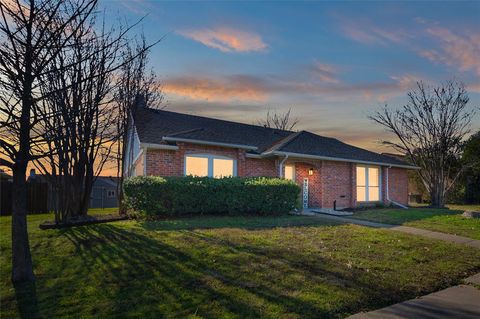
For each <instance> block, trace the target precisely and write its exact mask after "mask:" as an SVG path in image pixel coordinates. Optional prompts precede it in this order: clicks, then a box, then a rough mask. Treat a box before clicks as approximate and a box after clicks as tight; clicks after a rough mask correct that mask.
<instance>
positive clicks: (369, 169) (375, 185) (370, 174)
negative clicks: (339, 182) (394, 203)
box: [357, 165, 380, 202]
mask: <svg viewBox="0 0 480 319" xmlns="http://www.w3.org/2000/svg"><path fill="white" fill-rule="evenodd" d="M379 200H380V167H378V166H365V165H357V201H358V202H377V201H379Z"/></svg>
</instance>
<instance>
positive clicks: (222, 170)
mask: <svg viewBox="0 0 480 319" xmlns="http://www.w3.org/2000/svg"><path fill="white" fill-rule="evenodd" d="M236 166H237V165H236V161H235V160H234V159H231V158H228V157H224V156H219V155H210V154H200V155H187V156H185V175H186V176H188V175H191V176H200V177H201V176H208V177H215V178H222V177H229V176H236V175H237V172H236V170H237V167H236Z"/></svg>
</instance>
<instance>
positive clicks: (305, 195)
mask: <svg viewBox="0 0 480 319" xmlns="http://www.w3.org/2000/svg"><path fill="white" fill-rule="evenodd" d="M303 208H308V178H304V179H303Z"/></svg>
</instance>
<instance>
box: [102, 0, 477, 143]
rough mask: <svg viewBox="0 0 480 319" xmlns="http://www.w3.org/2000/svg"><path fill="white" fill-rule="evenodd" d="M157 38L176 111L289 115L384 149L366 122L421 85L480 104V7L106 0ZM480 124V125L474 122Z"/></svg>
mask: <svg viewBox="0 0 480 319" xmlns="http://www.w3.org/2000/svg"><path fill="white" fill-rule="evenodd" d="M102 6H104V7H105V8H106V10H107V13H108V14H107V16H108V17H109V19H112V20H113V19H117V18H126V19H127V20H128V21H130V22H134V21H136V20H138V19H139V18H141V17H143V16H145V15H146V17H145V19H144V21H142V23H141V26H139V27H138V28H137V31H141V30H143V32H144V33H145V35H146V37H147V39H148V40H150V41H155V40H157V39H159V38H161V37H164V39H163V40H162V41H161V42H160V43H159V44H158V45H157V46H156V47H155V48H154V49H153V50H152V53H151V64H152V66H153V67H154V69H155V72H156V73H157V74H158V75H159V78H160V80H161V81H162V83H163V87H164V93H165V96H166V100H167V109H168V110H172V111H179V112H187V113H192V114H198V115H205V116H212V117H217V118H225V119H229V120H235V121H241V122H246V123H253V122H254V121H255V120H258V119H260V118H262V117H264V116H265V114H266V112H267V110H276V111H278V112H284V111H286V110H288V109H289V108H291V109H292V113H293V115H294V116H295V117H297V118H298V119H299V121H300V122H299V125H298V127H297V128H298V129H305V130H310V131H314V132H316V133H319V134H323V135H326V136H331V137H337V138H339V139H341V140H343V141H345V142H348V143H351V144H355V145H358V146H362V147H366V148H368V149H371V150H375V151H386V149H384V148H382V147H381V146H380V145H379V143H378V141H379V140H380V139H382V138H385V137H386V136H387V135H385V133H383V129H382V128H381V127H379V126H377V125H375V124H373V123H372V122H371V121H370V120H368V119H367V115H368V114H371V113H372V112H373V111H375V109H377V108H379V107H380V106H382V105H384V104H385V103H387V104H388V105H389V106H391V107H394V106H401V105H403V104H404V103H405V102H406V98H405V96H406V92H407V91H408V90H409V89H411V88H412V87H414V85H415V82H416V81H418V80H423V81H425V82H427V83H431V84H435V83H438V82H441V81H445V80H448V79H452V78H455V79H457V80H460V81H462V82H464V83H465V84H466V86H467V88H468V91H469V92H470V97H471V104H472V106H480V22H479V21H480V19H479V17H480V2H478V1H475V2H459V1H455V2H444V1H442V2H434V1H425V2H419V1H415V2H373V1H369V2H360V1H355V2H353V1H349V2H312V1H309V2H298V1H297V2H271V1H268V2H267V1H266V2H226V1H225V2H200V1H196V2H178V1H177V2H169V1H168V2H164V1H145V0H136V1H103V2H102ZM473 128H474V129H479V128H480V118H479V116H477V117H476V118H475V119H474V121H473Z"/></svg>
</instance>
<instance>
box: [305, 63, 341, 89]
mask: <svg viewBox="0 0 480 319" xmlns="http://www.w3.org/2000/svg"><path fill="white" fill-rule="evenodd" d="M311 72H312V74H313V75H314V76H315V77H317V78H318V79H320V81H322V82H325V83H330V84H338V83H339V82H340V81H339V80H338V79H337V73H338V70H337V68H336V67H334V66H333V65H330V64H326V63H320V62H318V61H315V63H314V64H313V66H312V70H311Z"/></svg>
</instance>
